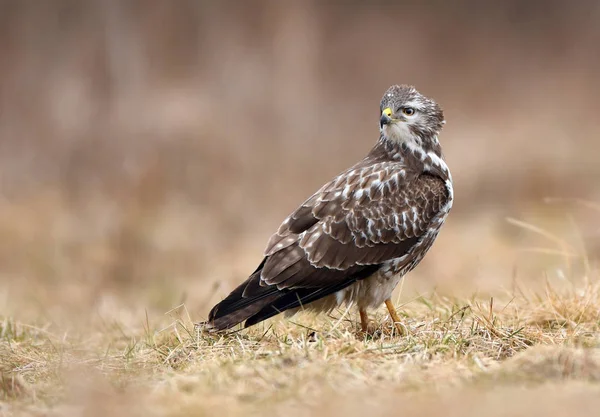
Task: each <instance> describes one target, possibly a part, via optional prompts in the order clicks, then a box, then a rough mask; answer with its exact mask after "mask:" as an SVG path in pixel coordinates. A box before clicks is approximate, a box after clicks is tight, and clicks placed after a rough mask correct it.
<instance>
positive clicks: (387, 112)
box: [379, 107, 394, 129]
mask: <svg viewBox="0 0 600 417" xmlns="http://www.w3.org/2000/svg"><path fill="white" fill-rule="evenodd" d="M391 116H392V110H391V109H390V108H389V107H387V108H385V109H384V110H383V111H382V112H381V118H380V119H379V128H380V129H383V126H385V125H389V124H390V123H392V122H393V121H394V120H393V119H392V117H391Z"/></svg>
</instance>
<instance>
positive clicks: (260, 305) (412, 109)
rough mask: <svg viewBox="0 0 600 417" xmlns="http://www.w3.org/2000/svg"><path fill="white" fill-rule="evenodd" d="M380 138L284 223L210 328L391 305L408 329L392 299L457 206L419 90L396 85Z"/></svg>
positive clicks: (434, 121)
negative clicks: (307, 312)
mask: <svg viewBox="0 0 600 417" xmlns="http://www.w3.org/2000/svg"><path fill="white" fill-rule="evenodd" d="M379 110H380V113H379V114H380V118H379V133H380V134H379V140H378V141H377V143H376V144H375V146H374V147H373V148H372V149H371V151H370V152H369V153H368V154H367V156H366V157H365V158H364V159H363V160H361V161H359V162H358V163H356V164H355V165H354V166H352V167H350V168H348V169H347V170H345V171H344V172H342V173H341V174H339V175H338V176H337V177H335V178H334V179H333V180H331V181H329V182H328V183H326V184H325V185H323V187H321V189H319V190H318V191H317V192H316V193H315V194H313V195H312V196H311V197H309V198H308V199H307V200H306V201H305V202H304V203H302V204H301V205H300V207H298V208H297V209H296V210H295V211H294V212H293V213H292V214H290V215H289V217H288V218H286V219H285V220H284V221H283V223H282V224H281V226H280V227H279V230H277V232H276V233H275V234H274V235H273V236H272V237H271V238H270V240H269V242H268V244H267V247H266V249H265V252H264V258H263V260H262V262H261V263H260V265H259V266H258V268H257V269H256V270H255V271H254V272H253V273H252V274H251V275H250V277H249V278H248V279H246V280H245V281H244V282H243V283H242V284H241V285H239V286H238V287H237V288H236V289H234V290H233V291H232V292H231V294H229V295H228V296H227V297H226V298H225V299H224V300H223V301H221V302H220V303H218V304H217V305H215V306H214V307H213V308H212V310H211V311H210V313H209V316H208V321H207V322H206V323H205V325H206V327H208V328H209V329H211V330H212V331H220V330H225V329H229V328H231V327H234V326H236V325H237V324H240V323H242V322H244V327H248V326H252V325H254V324H256V323H258V322H261V321H263V320H265V319H267V318H269V317H272V316H274V315H276V314H278V313H281V312H283V311H286V310H287V311H288V312H289V311H291V312H292V313H293V312H295V311H297V310H298V309H306V310H314V311H317V312H319V311H321V312H322V311H331V310H332V309H334V308H336V307H337V306H340V305H341V304H351V305H355V306H357V307H358V310H359V313H360V320H361V329H362V330H363V331H364V332H367V331H368V329H369V319H368V316H367V310H368V309H374V308H378V307H379V306H380V305H381V304H382V303H385V304H386V306H387V308H388V310H389V313H390V316H391V318H392V320H393V321H394V323H395V326H396V328H397V330H398V332H399V333H400V334H403V333H404V330H403V327H402V324H401V323H400V318H399V316H398V314H397V312H396V310H395V309H394V305H393V304H392V301H391V298H390V297H391V294H392V291H393V290H394V288H395V287H396V285H397V284H398V282H399V281H400V279H401V278H402V276H403V275H405V274H406V273H407V272H409V271H410V270H412V269H413V268H414V267H415V266H416V265H417V264H418V263H419V262H420V261H421V259H423V257H424V256H425V254H426V253H427V251H428V250H429V248H430V247H431V245H432V244H433V241H434V240H435V238H436V237H437V235H438V232H439V230H440V227H441V226H442V224H443V223H444V220H445V219H446V216H447V215H448V212H449V211H450V208H451V207H452V201H453V190H452V177H451V175H450V171H449V170H448V166H447V165H446V162H445V161H444V158H443V156H442V148H441V146H440V142H439V140H438V134H439V133H440V131H441V129H442V126H443V125H444V123H445V121H444V115H443V112H442V109H441V108H440V106H439V105H438V104H437V103H436V102H435V101H433V100H431V99H429V98H427V97H425V96H423V95H421V94H420V93H419V92H418V91H417V90H416V89H415V88H414V87H413V86H409V85H394V86H392V87H390V88H389V89H388V90H387V91H386V92H385V93H384V95H383V98H382V99H381V103H380V109H379Z"/></svg>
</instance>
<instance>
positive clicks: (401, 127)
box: [380, 122, 421, 147]
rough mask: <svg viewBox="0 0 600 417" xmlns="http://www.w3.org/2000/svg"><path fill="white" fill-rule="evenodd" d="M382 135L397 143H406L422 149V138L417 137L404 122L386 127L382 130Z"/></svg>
mask: <svg viewBox="0 0 600 417" xmlns="http://www.w3.org/2000/svg"><path fill="white" fill-rule="evenodd" d="M380 131H381V134H382V135H383V136H384V137H385V138H386V139H388V140H390V141H393V142H396V143H406V144H407V145H409V146H410V145H414V146H418V147H421V138H420V137H418V136H415V135H414V134H413V133H412V132H411V131H410V128H409V127H408V125H407V124H406V123H404V122H396V123H390V124H387V125H384V126H383V127H381V128H380Z"/></svg>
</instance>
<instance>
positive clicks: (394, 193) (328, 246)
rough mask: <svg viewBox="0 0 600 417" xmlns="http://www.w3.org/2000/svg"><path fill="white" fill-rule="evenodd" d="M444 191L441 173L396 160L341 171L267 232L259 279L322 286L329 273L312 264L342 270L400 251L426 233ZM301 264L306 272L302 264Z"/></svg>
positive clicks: (446, 194) (445, 194)
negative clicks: (417, 170) (413, 170)
mask: <svg viewBox="0 0 600 417" xmlns="http://www.w3.org/2000/svg"><path fill="white" fill-rule="evenodd" d="M448 198H449V192H448V190H447V188H446V185H445V183H444V181H443V180H442V179H441V178H439V177H436V176H430V175H421V176H416V175H414V174H413V175H412V176H411V174H409V172H408V171H407V170H406V169H405V167H404V166H402V165H400V164H398V163H394V162H384V163H378V164H373V165H370V166H367V167H362V168H356V169H351V170H349V171H346V172H345V173H343V174H341V175H340V176H338V177H337V178H335V179H334V180H333V181H331V182H329V183H328V184H326V185H325V186H323V187H322V188H321V189H320V190H319V191H318V192H317V193H315V194H314V195H313V196H311V197H310V198H309V199H308V200H306V201H305V202H304V203H303V204H302V205H301V206H300V207H299V208H298V209H296V210H295V211H294V212H293V213H292V214H291V215H290V216H289V217H288V218H287V219H286V220H285V221H284V222H283V224H282V225H281V227H280V228H279V230H278V231H277V233H275V234H274V235H273V236H272V237H271V239H270V240H269V243H268V245H267V248H266V250H265V256H266V260H265V263H264V265H263V268H262V272H261V281H262V282H263V283H264V284H267V285H276V286H277V287H278V288H279V289H283V288H297V287H318V286H324V285H329V284H331V283H332V282H331V280H330V277H329V276H328V275H327V274H314V273H313V271H312V270H313V269H314V268H317V269H319V268H324V269H325V270H332V269H333V270H340V271H344V270H347V269H349V268H351V267H356V266H360V265H365V266H366V265H376V264H381V263H382V262H385V261H387V260H390V259H394V258H398V257H400V256H403V255H405V254H406V253H408V251H410V249H411V248H412V247H413V246H414V245H415V244H416V242H417V241H418V240H419V238H420V237H421V236H423V235H424V234H425V233H427V231H428V230H429V227H430V222H431V220H432V219H433V218H434V216H436V214H438V213H439V211H440V209H441V208H442V206H443V205H444V204H446V202H447V200H448ZM307 264H308V265H309V266H310V267H312V268H311V270H309V271H306V272H310V273H308V274H306V273H303V271H302V269H306V266H308V265H307ZM333 275H337V274H333ZM331 278H333V276H332V277H331Z"/></svg>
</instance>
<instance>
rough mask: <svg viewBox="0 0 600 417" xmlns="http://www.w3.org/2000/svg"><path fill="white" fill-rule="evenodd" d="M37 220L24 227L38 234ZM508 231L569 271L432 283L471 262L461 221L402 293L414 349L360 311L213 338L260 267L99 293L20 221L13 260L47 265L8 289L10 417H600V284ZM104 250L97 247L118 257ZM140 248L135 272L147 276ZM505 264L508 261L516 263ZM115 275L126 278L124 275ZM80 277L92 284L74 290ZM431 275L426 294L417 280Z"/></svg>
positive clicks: (556, 242) (565, 249)
mask: <svg viewBox="0 0 600 417" xmlns="http://www.w3.org/2000/svg"><path fill="white" fill-rule="evenodd" d="M19 212H21V213H24V211H23V210H22V208H21V209H20V210H19ZM23 215H25V214H23ZM35 221H36V220H35V219H34V218H33V217H28V218H27V221H26V222H24V223H23V224H24V225H28V226H27V227H29V228H31V230H37V229H36V228H35V226H36V225H35ZM37 221H40V222H45V221H47V220H45V219H43V218H41V219H38V220H37ZM511 222H512V223H514V225H515V226H517V227H518V229H519V230H522V231H523V232H524V233H527V234H529V235H534V236H537V237H536V238H539V239H541V241H545V242H548V241H550V242H552V243H553V246H554V247H556V248H557V249H549V248H546V249H544V250H542V249H540V248H537V249H536V248H535V247H529V248H528V252H529V253H530V256H529V257H531V258H538V261H539V262H541V261H540V259H544V257H547V256H549V255H548V254H550V255H551V256H550V258H551V259H553V261H552V262H548V260H547V259H546V261H545V263H544V268H547V270H548V271H549V270H555V271H556V270H559V269H557V268H558V266H557V265H562V268H563V269H562V271H563V273H562V274H563V275H561V274H558V275H557V276H558V277H559V278H553V277H552V276H551V274H546V275H545V276H544V274H540V275H539V276H538V278H536V279H533V278H534V276H533V275H532V276H529V277H525V278H523V277H519V275H518V274H513V276H506V277H505V278H506V279H505V280H504V281H503V282H502V283H499V282H496V283H495V284H494V285H490V283H489V282H488V283H487V284H485V281H480V282H478V283H473V282H472V283H471V284H469V283H468V280H467V282H465V281H464V280H460V278H459V274H460V272H458V271H454V272H452V274H453V275H452V276H453V277H454V278H449V279H448V281H449V282H446V286H445V287H444V286H439V285H437V284H435V283H432V282H431V281H428V280H427V278H426V277H425V275H429V274H431V275H436V274H439V273H440V271H442V270H443V269H444V266H443V265H440V264H442V263H444V262H445V263H446V264H447V267H450V266H451V264H450V263H449V259H450V258H451V257H452V256H457V255H456V254H461V253H463V252H465V251H464V249H462V252H461V248H460V245H456V242H455V240H456V237H457V236H458V231H457V229H456V228H458V227H464V225H463V224H462V223H455V224H452V223H450V224H449V225H448V229H449V230H447V231H445V232H446V233H443V234H442V236H441V237H440V242H439V245H436V247H434V250H433V251H432V254H431V259H429V261H426V262H425V263H424V265H422V267H421V268H419V269H417V271H415V274H414V277H409V279H408V280H407V281H406V284H405V285H403V288H401V290H400V292H399V294H398V298H397V301H396V304H397V305H398V307H399V309H400V311H401V312H402V315H403V317H404V320H405V322H404V324H405V325H406V326H407V328H408V330H409V334H408V336H406V337H402V338H400V337H397V336H396V335H394V334H393V331H392V326H391V322H390V320H389V317H388V316H387V315H386V314H385V309H381V310H379V311H378V312H377V314H376V315H374V316H373V319H374V321H375V323H378V324H379V326H380V332H379V333H378V334H376V335H375V336H374V337H372V338H370V337H365V336H362V335H360V334H359V333H358V324H357V317H356V312H355V311H353V310H351V311H336V312H334V313H333V314H332V315H331V316H330V317H326V316H318V317H315V316H312V315H309V314H304V313H300V314H298V315H296V316H294V317H292V318H291V319H281V318H280V319H276V320H271V321H268V322H266V323H262V324H260V325H258V326H256V327H253V328H251V329H249V330H245V331H242V332H235V333H231V334H228V335H212V334H203V333H201V332H199V331H197V330H196V329H195V328H194V324H193V322H194V321H198V320H200V319H202V318H203V316H202V314H206V311H207V309H208V307H210V304H211V303H212V302H213V301H216V300H218V298H219V297H220V296H222V295H223V294H224V292H225V291H226V290H227V288H228V287H229V284H227V283H228V282H231V283H232V284H233V283H235V281H236V279H239V278H238V274H241V272H240V271H241V270H243V269H244V268H245V269H251V264H252V262H253V259H248V260H246V259H245V258H243V257H242V258H241V260H240V261H239V262H238V264H235V265H233V264H230V265H226V266H225V267H223V265H224V263H223V262H220V261H219V260H218V259H214V260H213V261H212V265H213V267H211V268H212V269H211V268H209V270H210V271H211V272H210V273H211V274H212V275H213V276H214V275H215V274H217V273H218V274H220V276H223V277H226V279H225V284H224V288H218V287H213V286H212V285H213V284H212V283H211V282H207V281H206V280H200V282H199V283H197V284H196V286H194V285H193V284H192V283H191V281H189V280H188V281H185V280H183V281H181V282H185V283H186V285H181V282H179V281H177V280H174V281H172V282H170V281H168V280H167V281H163V280H162V279H161V278H160V274H161V272H159V273H157V274H158V275H155V276H150V278H149V281H148V282H147V283H143V281H141V280H137V281H135V280H134V281H133V282H129V281H118V280H117V281H115V282H112V283H106V282H104V281H103V282H102V288H98V287H94V285H93V282H94V281H93V277H89V276H88V275H89V274H86V273H85V271H82V270H80V269H78V268H80V267H81V266H77V265H73V264H72V263H73V260H72V259H71V260H70V258H65V257H62V255H61V254H60V252H62V251H65V250H66V249H65V248H66V247H68V246H69V245H67V244H65V245H64V246H65V247H55V249H54V252H52V253H45V252H44V251H42V249H41V248H46V249H48V247H47V246H46V244H45V243H44V241H43V239H42V240H40V236H33V235H32V236H30V240H28V241H24V240H23V239H24V236H26V233H25V232H24V230H23V229H19V228H17V223H16V222H12V223H11V224H12V226H13V228H17V229H18V230H20V232H19V233H20V235H19V236H21V240H22V242H21V243H23V244H27V245H28V247H29V248H30V253H27V251H25V250H24V249H23V248H19V246H18V245H17V244H16V243H15V247H14V250H15V254H16V253H20V254H22V256H28V257H29V258H28V259H30V260H31V261H33V260H35V262H30V263H29V264H28V265H29V268H36V269H30V270H29V271H28V274H29V275H28V276H29V277H30V279H29V280H26V281H25V282H19V280H18V279H15V280H13V281H10V282H9V281H7V284H6V285H4V286H3V289H2V292H1V293H0V295H1V303H2V304H1V305H2V309H1V311H3V312H5V313H3V314H2V316H1V317H0V358H2V359H1V361H0V371H1V380H0V381H1V382H0V395H1V397H0V398H1V403H0V404H1V406H0V413H2V414H0V415H39V416H41V415H68V416H70V415H73V416H76V415H116V416H119V415H172V416H183V415H215V414H216V413H217V412H218V413H221V414H223V415H234V416H235V415H239V416H242V415H251V414H260V415H266V414H273V415H314V414H316V415H344V416H352V415H364V414H365V413H381V414H383V413H385V414H390V413H396V414H397V413H400V414H402V415H415V416H421V415H431V416H437V415H440V416H442V415H443V416H465V415H473V416H476V415H482V414H483V413H485V414H486V415H492V416H494V415H498V416H500V415H515V416H518V415H528V414H536V415H539V414H541V413H543V414H545V415H556V416H558V415H565V413H567V411H568V414H569V415H573V416H579V415H582V416H583V415H593V411H592V410H594V409H597V407H598V406H599V405H600V395H599V394H600V385H599V384H598V382H599V381H600V350H599V349H598V344H599V342H600V339H599V335H600V277H599V276H598V273H597V271H595V270H594V268H593V264H594V263H593V262H592V261H591V260H589V259H588V258H587V257H586V256H585V255H584V254H578V253H577V252H576V251H575V250H574V249H573V247H572V246H570V245H569V243H568V242H565V241H562V240H560V239H559V238H557V237H556V236H554V235H553V234H552V233H550V232H549V231H547V230H545V229H541V228H536V226H533V225H531V224H529V223H523V222H517V221H515V220H511ZM478 224H479V227H481V223H478ZM62 227H64V224H63V226H62ZM144 227H148V224H147V223H145V226H144ZM3 230H4V231H5V232H6V231H7V230H8V225H4V229H3ZM127 230H128V231H127V233H129V234H131V233H132V229H131V227H130V228H128V229H127ZM123 233H125V232H121V234H123ZM127 236H129V235H127ZM63 238H64V236H63ZM121 239H124V240H125V241H128V242H129V241H135V239H134V238H133V236H129V237H127V238H125V237H124V236H121ZM36 240H37V243H38V245H40V246H39V247H37V249H36V246H35V242H36ZM109 243H110V244H114V242H112V240H107V241H106V242H105V245H108V244H109ZM486 245H491V243H489V242H488V243H486ZM87 246H88V245H84V247H87ZM92 246H94V245H92ZM96 246H97V245H96ZM100 246H101V247H90V248H89V250H90V251H92V252H93V253H96V252H97V253H104V252H110V247H102V245H100ZM251 246H252V245H251ZM453 246H454V250H451V248H452V247H453ZM117 247H118V248H123V245H122V244H120V245H117ZM138 249H139V248H138ZM250 249H252V250H253V249H254V248H252V247H251V248H249V249H248V250H249V251H251V250H250ZM34 250H37V252H33V253H31V251H34ZM495 250H496V251H497V253H498V254H499V256H500V255H501V254H503V252H502V249H501V247H499V246H498V247H495ZM570 251H574V252H573V253H571V252H570ZM84 252H85V251H84ZM128 253H129V255H128V256H130V259H129V262H130V263H131V265H129V266H128V268H127V271H129V273H131V271H135V270H137V269H139V268H140V267H141V266H140V265H138V264H137V263H136V258H135V257H134V256H133V255H132V254H133V253H134V252H131V251H130V252H128ZM15 256H16V255H15ZM79 256H83V257H84V258H85V259H87V260H88V261H87V262H88V263H89V259H97V261H96V262H97V264H94V268H95V269H98V268H99V265H100V262H102V264H104V263H107V264H108V263H109V262H108V259H110V256H108V255H106V254H105V255H103V256H100V255H98V254H96V255H95V257H91V255H81V254H80V255H79ZM248 256H249V255H248ZM465 256H466V255H465ZM503 256H504V257H505V258H504V260H505V261H507V263H510V261H508V260H507V259H509V258H510V257H511V256H513V257H516V256H517V255H516V252H510V251H509V252H506V253H504V254H503ZM171 257H172V255H169V256H167V257H166V258H164V257H162V258H161V257H158V258H156V259H154V258H155V257H153V256H151V257H149V258H153V259H148V258H146V255H145V253H144V252H143V251H142V252H141V254H140V255H138V260H141V261H143V262H142V263H150V267H152V268H153V269H157V268H158V266H159V265H163V269H165V270H168V268H173V265H175V264H173V263H169V262H168V261H167V260H168V259H170V258H171ZM557 257H558V258H559V260H558V261H556V259H555V258H557ZM13 260H14V259H13ZM466 260H467V261H468V260H469V259H468V258H466ZM5 261H8V259H6V260H5ZM112 262H113V263H114V264H115V265H117V266H118V265H121V263H122V262H121V263H120V262H117V261H115V260H113V261H112ZM209 263H210V262H209ZM111 265H112V264H111ZM218 265H221V269H220V270H219V269H215V268H216V267H217V266H218ZM58 268H60V269H58ZM107 268H108V270H109V271H110V273H111V274H112V275H114V273H115V272H114V271H119V270H120V268H121V269H122V268H124V267H123V266H119V267H115V266H114V265H113V266H111V267H107ZM421 269H422V270H421ZM144 271H146V272H143V273H142V275H143V274H144V273H148V272H147V270H144ZM419 271H421V272H420V273H419ZM88 272H89V271H88ZM68 273H73V274H77V276H80V277H81V278H82V280H80V281H79V282H73V280H71V279H68V277H67V276H66V275H63V274H68ZM112 275H111V276H112ZM475 275H477V274H476V273H472V274H471V278H472V277H473V276H475ZM36 276H37V277H38V278H37V279H36V278H32V277H36ZM116 276H119V275H118V274H117V275H116ZM133 276H135V274H133ZM230 276H231V277H232V278H231V279H229V278H227V277H230ZM420 279H422V280H423V281H424V282H426V283H425V284H422V285H413V284H415V283H418V281H419V280H420ZM82 284H83V285H82ZM453 286H454V288H455V290H452V288H453ZM173 287H174V288H179V289H185V290H192V291H193V292H194V293H195V296H194V295H191V294H190V295H189V296H187V297H185V296H183V295H181V294H177V293H176V292H175V290H174V289H173ZM459 289H460V290H459ZM474 289H477V290H478V292H477V293H473V292H474ZM469 291H470V292H471V293H473V294H470V293H469ZM178 300H179V301H178ZM181 301H184V303H182V304H181V305H179V303H181ZM187 305H191V306H193V310H192V311H190V310H189V309H188V307H187Z"/></svg>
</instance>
